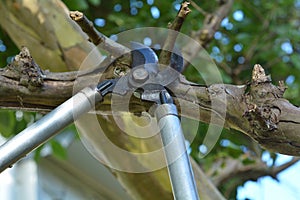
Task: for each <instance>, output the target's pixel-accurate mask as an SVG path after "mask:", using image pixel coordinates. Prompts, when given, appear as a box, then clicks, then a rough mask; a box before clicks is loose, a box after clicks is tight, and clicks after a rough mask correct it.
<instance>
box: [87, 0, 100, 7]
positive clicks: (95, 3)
mask: <svg viewBox="0 0 300 200" xmlns="http://www.w3.org/2000/svg"><path fill="white" fill-rule="evenodd" d="M89 2H90V4H92V5H93V6H98V5H100V3H101V0H89Z"/></svg>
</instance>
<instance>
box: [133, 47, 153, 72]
mask: <svg viewBox="0 0 300 200" xmlns="http://www.w3.org/2000/svg"><path fill="white" fill-rule="evenodd" d="M130 44H131V48H132V52H131V54H132V68H134V67H137V66H141V65H144V67H145V68H146V70H147V71H148V72H153V73H157V72H158V67H157V63H158V58H157V55H156V53H155V52H154V51H153V50H152V49H151V48H150V47H148V46H146V45H143V44H141V43H138V42H130Z"/></svg>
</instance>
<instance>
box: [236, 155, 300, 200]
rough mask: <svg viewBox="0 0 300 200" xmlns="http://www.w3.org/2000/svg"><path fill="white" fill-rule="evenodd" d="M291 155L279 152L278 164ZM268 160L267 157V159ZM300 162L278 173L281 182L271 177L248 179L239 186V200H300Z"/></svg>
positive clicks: (287, 159) (289, 158) (288, 158)
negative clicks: (255, 180) (255, 179)
mask: <svg viewBox="0 0 300 200" xmlns="http://www.w3.org/2000/svg"><path fill="white" fill-rule="evenodd" d="M291 159H292V157H291V156H286V155H282V154H279V158H278V160H277V161H276V163H275V164H276V165H281V164H283V163H285V162H288V161H289V160H291ZM265 161H267V158H266V160H265ZM267 162H268V161H267ZM299 172H300V162H298V163H296V164H294V165H293V166H291V167H289V168H288V169H287V170H285V171H283V172H281V173H280V174H278V179H279V182H277V181H275V180H274V179H272V178H271V177H263V178H260V179H259V180H258V181H257V182H254V181H248V182H246V183H245V184H244V186H243V187H239V188H238V195H237V199H238V200H244V199H246V198H248V199H251V200H283V199H287V200H299V199H300V192H299V191H300V181H299V180H300V173H299Z"/></svg>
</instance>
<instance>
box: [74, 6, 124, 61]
mask: <svg viewBox="0 0 300 200" xmlns="http://www.w3.org/2000/svg"><path fill="white" fill-rule="evenodd" d="M70 17H71V19H72V20H74V21H75V22H76V23H77V24H78V25H79V26H80V27H81V29H82V31H83V32H85V33H86V34H87V35H88V36H89V40H90V41H91V42H93V43H94V44H95V45H96V46H98V45H99V47H100V48H102V49H103V50H105V51H107V52H109V53H110V54H111V55H112V56H114V57H115V58H118V57H119V56H121V55H125V54H127V53H128V52H130V49H128V48H127V47H125V46H123V45H121V44H119V43H117V42H115V41H113V40H111V39H109V38H108V37H106V36H105V35H103V34H102V33H100V32H99V31H97V29H96V28H95V27H94V24H93V23H92V22H91V21H90V20H89V19H88V18H87V17H86V16H85V15H84V14H83V13H82V12H79V11H70Z"/></svg>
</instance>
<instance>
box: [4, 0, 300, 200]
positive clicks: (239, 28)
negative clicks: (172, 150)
mask: <svg viewBox="0 0 300 200" xmlns="http://www.w3.org/2000/svg"><path fill="white" fill-rule="evenodd" d="M64 2H65V3H66V5H67V6H68V7H69V9H70V10H80V11H83V12H84V13H85V14H86V15H87V16H88V18H90V19H94V23H95V24H96V25H97V28H98V29H99V31H100V32H102V33H103V34H105V35H107V36H112V35H113V34H116V33H119V32H121V31H124V30H128V29H132V28H136V27H151V26H153V27H166V26H167V24H168V22H170V21H172V20H173V19H174V16H175V15H176V13H177V10H178V9H179V6H180V1H178V0H176V1H154V0H147V1H145V0H143V1H137V0H130V1H121V0H111V1H101V0H75V1H69V0H64ZM195 2H196V3H197V4H198V5H199V6H200V7H201V8H202V9H204V10H205V11H206V12H213V11H214V10H215V9H216V8H217V7H218V6H219V1H205V2H204V1H201V2H199V1H195ZM191 9H192V10H193V12H192V13H191V14H190V15H189V16H188V18H187V20H186V22H185V23H184V26H183V29H182V32H183V33H185V34H187V35H191V34H192V33H193V31H196V30H198V29H200V28H201V27H202V24H203V19H204V16H203V14H201V13H200V12H198V11H197V9H195V8H193V7H191ZM287 11H288V12H287ZM299 11H300V1H299V0H276V1H260V0H251V1H242V0H237V1H235V3H234V6H233V8H232V11H231V13H230V15H229V16H228V17H227V18H226V19H224V20H223V21H222V24H221V28H220V29H219V30H218V31H217V32H216V34H215V36H214V40H213V41H212V42H211V43H210V45H209V47H208V48H207V51H208V52H209V54H210V55H211V56H212V58H214V59H215V61H216V63H217V65H218V67H219V69H220V71H221V73H222V76H223V79H224V82H225V83H233V84H244V83H246V82H247V81H248V80H249V79H250V77H251V70H252V67H253V65H254V64H256V63H260V64H261V65H262V66H263V67H264V68H265V69H267V72H268V73H269V74H272V79H273V81H274V82H277V81H279V80H284V81H285V83H286V84H287V86H288V87H289V89H288V90H287V92H286V94H285V97H286V98H287V99H289V100H290V101H291V102H292V103H294V104H296V105H300V98H299V96H300V90H299V87H300V73H299V72H300V55H299V54H300V44H299V41H300V34H299V27H300V20H299V19H300V12H299ZM0 38H1V40H0V52H1V53H0V57H1V59H0V64H1V66H5V65H6V63H7V61H8V60H9V58H11V56H13V55H15V54H16V53H17V52H18V50H17V47H16V46H14V44H13V42H12V41H11V40H10V39H9V37H8V36H7V34H6V33H5V32H3V31H1V29H0ZM185 75H186V76H187V78H188V79H190V80H192V81H198V82H201V79H200V78H199V77H197V76H195V73H194V71H193V69H187V71H186V72H185ZM20 113H22V114H20ZM20 115H22V117H20ZM38 117H40V115H39V114H34V113H26V112H20V111H8V110H1V111H0V133H1V134H2V135H3V136H5V137H10V136H11V135H12V134H16V133H18V132H20V131H21V130H22V129H24V128H25V127H26V126H27V125H28V124H30V123H32V122H33V121H35V120H36V119H37V118H38ZM206 129H207V125H205V124H202V123H200V128H199V131H198V133H197V136H196V138H195V140H194V141H193V143H192V145H191V148H192V153H191V154H192V155H193V157H194V158H195V159H196V160H197V161H198V162H199V163H200V164H201V166H202V167H203V168H204V169H209V168H210V167H211V166H212V165H213V163H214V161H215V160H216V159H218V158H220V157H232V158H235V159H237V158H240V157H241V156H242V155H244V154H246V153H249V152H251V153H253V154H255V155H257V156H261V154H262V153H263V151H262V150H261V149H259V150H258V148H257V146H255V145H254V144H253V142H252V141H251V140H250V139H249V138H248V137H247V136H245V135H243V134H239V133H237V132H234V131H231V130H223V134H222V136H221V138H220V139H219V141H218V145H217V146H216V147H215V148H214V149H213V151H212V152H211V153H210V154H209V155H208V156H207V157H205V158H204V159H202V158H201V157H199V155H200V154H199V152H200V148H199V146H200V145H201V143H202V138H203V133H205V132H206ZM73 131H74V129H73ZM50 144H51V146H52V148H53V152H54V153H55V154H56V155H59V156H60V157H65V156H66V155H65V151H64V150H63V147H62V145H61V144H60V143H59V142H57V140H52V141H51V142H50ZM274 159H276V156H274ZM253 162H254V161H253V160H251V159H248V158H245V159H244V160H243V163H244V164H251V163H253ZM234 194H235V193H233V196H230V197H231V198H234Z"/></svg>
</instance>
